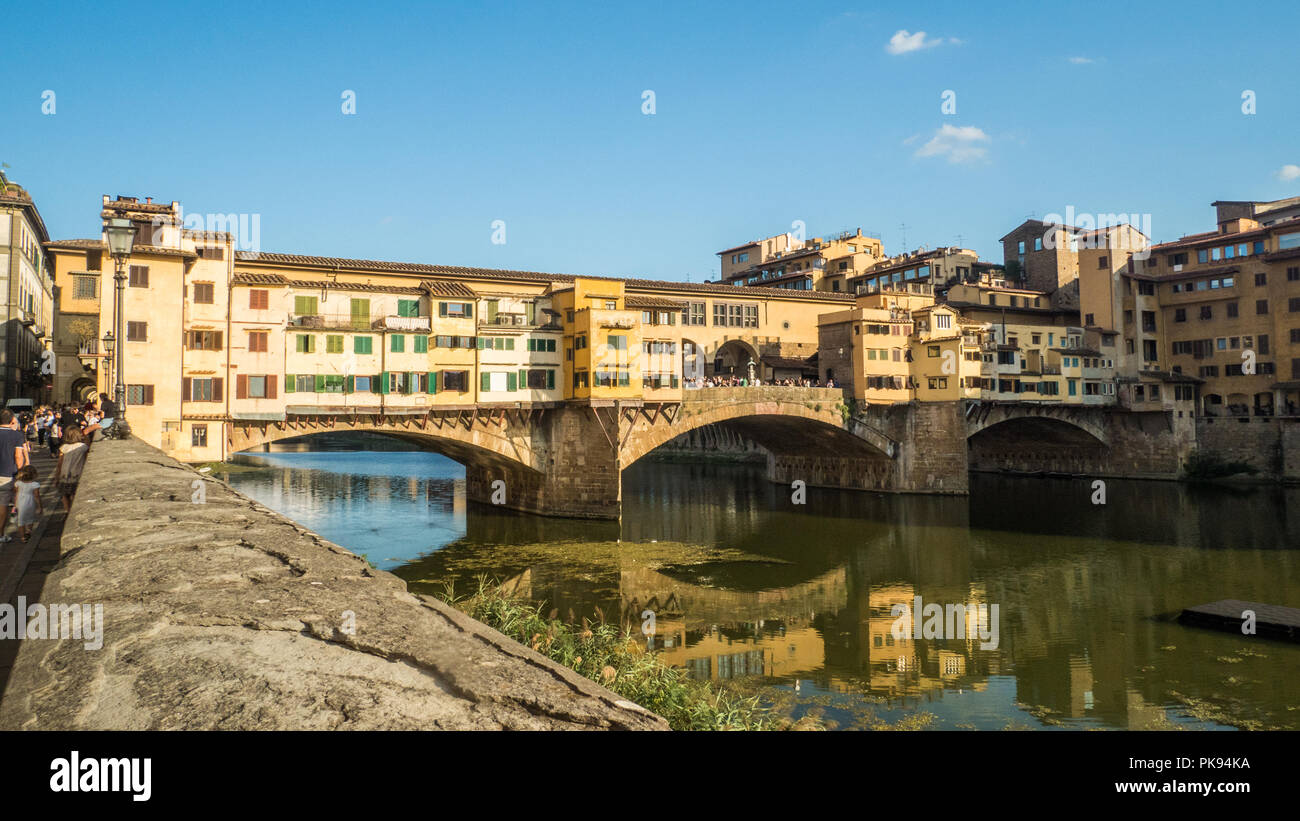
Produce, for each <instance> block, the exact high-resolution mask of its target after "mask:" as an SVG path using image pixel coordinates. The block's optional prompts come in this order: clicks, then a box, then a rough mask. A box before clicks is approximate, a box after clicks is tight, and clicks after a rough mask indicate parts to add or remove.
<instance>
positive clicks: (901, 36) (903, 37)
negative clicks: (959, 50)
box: [885, 29, 961, 54]
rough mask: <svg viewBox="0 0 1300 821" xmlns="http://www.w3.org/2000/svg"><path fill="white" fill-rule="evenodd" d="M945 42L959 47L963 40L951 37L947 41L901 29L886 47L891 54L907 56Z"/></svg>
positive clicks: (921, 32)
mask: <svg viewBox="0 0 1300 821" xmlns="http://www.w3.org/2000/svg"><path fill="white" fill-rule="evenodd" d="M944 42H948V43H952V44H953V45H959V44H960V43H961V40H959V39H957V38H956V37H949V38H947V40H946V41H945V39H944V38H942V37H927V36H926V35H925V32H924V31H918V32H916V33H915V34H912V33H911V32H909V31H908V30H907V29H899V30H898V31H896V32H894V36H893V37H890V38H889V44H888V45H886V46H885V51H887V52H889V53H890V54H907V53H909V52H912V51H920V50H921V49H923V48H933V47H934V46H937V45H940V44H942V43H944Z"/></svg>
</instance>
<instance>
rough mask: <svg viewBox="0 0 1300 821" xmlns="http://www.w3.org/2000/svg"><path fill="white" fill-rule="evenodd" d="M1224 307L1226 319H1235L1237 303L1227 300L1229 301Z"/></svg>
mask: <svg viewBox="0 0 1300 821" xmlns="http://www.w3.org/2000/svg"><path fill="white" fill-rule="evenodd" d="M1225 308H1226V309H1227V311H1228V319H1236V318H1237V303H1235V302H1229V303H1228V304H1227V305H1226V306H1225Z"/></svg>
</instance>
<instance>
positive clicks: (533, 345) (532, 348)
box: [528, 336, 537, 351]
mask: <svg viewBox="0 0 1300 821" xmlns="http://www.w3.org/2000/svg"><path fill="white" fill-rule="evenodd" d="M528 350H530V351H535V350H537V340H536V339H533V338H532V337H531V336H530V337H528Z"/></svg>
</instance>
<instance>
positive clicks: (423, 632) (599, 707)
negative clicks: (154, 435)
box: [0, 439, 667, 730]
mask: <svg viewBox="0 0 1300 821" xmlns="http://www.w3.org/2000/svg"><path fill="white" fill-rule="evenodd" d="M196 480H198V481H202V482H203V483H204V491H205V495H206V501H204V502H202V503H196V502H193V501H191V499H192V497H193V496H194V494H195V485H194V483H195V481H196ZM41 601H42V602H44V603H47V604H48V603H62V604H71V603H78V604H92V605H93V604H102V605H103V614H104V633H103V637H104V643H103V647H102V649H99V650H87V649H85V648H84V646H83V641H81V640H78V639H65V640H35V639H29V640H25V641H23V642H22V645H21V647H20V649H19V652H18V656H17V659H16V660H15V663H14V668H13V671H12V674H11V676H10V679H9V683H8V687H7V689H6V691H5V693H4V694H3V698H0V729H6V730H8V729H41V730H62V729H121V730H162V729H192V730H193V729H231V730H245V729H257V730H291V729H292V730H297V729H320V730H335V729H358V730H369V729H388V730H396V729H447V730H460V729H478V730H496V729H516V730H553V729H646V730H657V729H667V724H666V722H664V720H663V719H661V718H659V717H658V716H656V715H654V714H652V713H650V712H648V711H646V710H644V709H642V708H640V707H638V706H637V705H635V704H631V703H630V702H628V701H625V700H623V699H622V698H620V697H619V696H618V695H616V694H614V693H612V692H610V691H609V690H606V689H605V688H603V687H601V686H599V685H597V684H595V683H594V682H591V681H589V680H588V679H586V678H583V677H582V676H579V675H577V674H576V673H574V672H573V671H571V670H568V669H567V668H564V667H561V666H559V665H557V664H555V663H553V662H551V661H550V660H548V659H546V658H544V657H543V656H541V655H540V654H538V653H535V652H533V651H532V650H529V649H528V648H526V647H523V646H522V645H519V644H518V643H516V642H514V641H512V640H511V639H509V638H507V637H505V636H503V635H502V634H500V633H498V632H497V631H495V630H493V629H491V628H489V627H487V626H485V625H483V624H480V623H479V622H476V621H474V620H473V619H470V618H469V617H467V616H465V615H464V614H462V613H460V612H459V611H456V610H455V609H453V608H451V607H449V606H447V605H445V604H443V603H442V602H440V601H437V600H436V599H432V598H430V597H427V596H415V595H412V594H410V593H409V592H408V591H407V589H406V585H405V583H404V582H403V581H402V580H401V579H399V578H397V577H396V576H393V575H392V574H389V573H385V572H383V571H379V570H375V569H373V568H371V567H370V566H369V565H368V564H367V563H366V562H365V561H364V560H363V559H361V558H360V557H358V556H356V555H354V554H352V553H349V552H348V551H346V550H344V549H343V548H341V547H339V546H338V545H335V544H333V543H331V542H328V541H325V540H324V539H322V538H321V537H319V536H318V535H316V534H314V533H311V532H310V531H307V530H306V529H304V528H303V527H301V526H300V525H297V524H296V523H294V522H292V521H290V520H288V519H286V518H284V517H282V516H280V515H279V514H276V513H274V512H273V511H270V510H268V509H267V508H265V507H263V506H262V505H260V504H258V503H256V502H254V501H252V500H250V499H248V498H247V497H244V496H242V495H240V494H238V493H236V492H235V491H234V490H232V489H231V488H230V487H228V486H227V485H225V484H224V483H222V482H220V481H217V480H215V479H211V478H207V477H203V476H201V475H200V474H198V473H196V472H195V471H194V470H192V469H190V468H188V467H186V466H184V465H182V464H180V463H179V462H176V461H175V460H173V459H170V458H169V457H167V456H165V455H163V454H162V453H161V452H160V451H158V450H155V449H153V448H151V447H149V446H148V445H146V444H144V443H142V442H140V441H138V440H134V439H133V440H128V441H124V442H123V441H103V442H96V443H95V445H94V448H93V450H92V452H91V454H90V457H89V459H88V461H87V465H86V469H85V473H84V475H83V476H82V479H81V485H80V488H79V489H78V493H77V498H76V502H75V504H74V505H73V508H72V512H71V513H70V514H69V517H68V520H67V524H66V526H65V528H64V531H63V541H62V557H61V560H60V562H59V564H58V566H57V568H56V569H55V570H54V571H53V572H52V573H50V575H49V576H48V577H47V579H46V583H45V587H44V590H43V592H42V594H41ZM349 611H350V612H351V613H352V614H355V630H349V629H348V627H349V619H348V616H347V615H346V614H347V613H348V612H349Z"/></svg>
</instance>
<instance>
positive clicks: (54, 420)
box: [45, 413, 63, 458]
mask: <svg viewBox="0 0 1300 821" xmlns="http://www.w3.org/2000/svg"><path fill="white" fill-rule="evenodd" d="M45 441H46V443H47V444H49V446H50V457H51V458H55V457H57V456H58V455H59V445H61V444H63V423H62V422H61V421H60V420H59V416H58V414H55V413H51V414H50V427H49V430H48V431H47V433H46V435H45Z"/></svg>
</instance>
